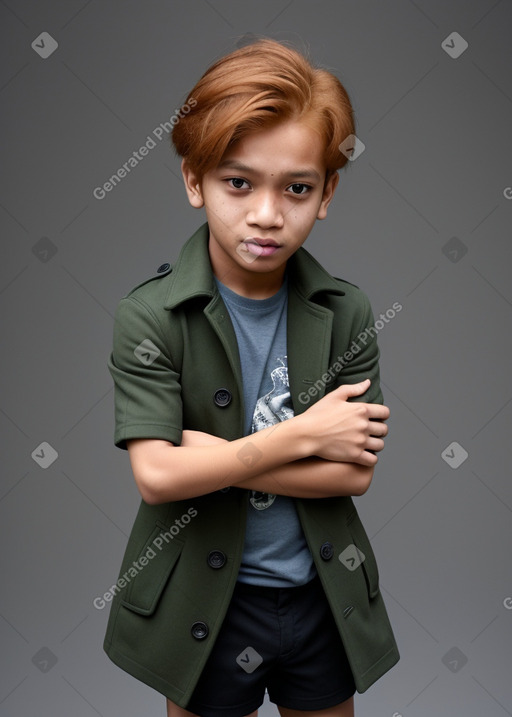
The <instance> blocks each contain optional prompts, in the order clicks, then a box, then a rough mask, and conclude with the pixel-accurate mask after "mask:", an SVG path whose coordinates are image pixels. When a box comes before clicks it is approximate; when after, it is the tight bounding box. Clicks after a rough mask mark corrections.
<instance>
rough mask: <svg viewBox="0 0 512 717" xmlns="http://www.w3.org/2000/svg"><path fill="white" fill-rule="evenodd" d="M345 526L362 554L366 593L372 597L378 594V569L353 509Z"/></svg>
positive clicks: (368, 542) (359, 520)
mask: <svg viewBox="0 0 512 717" xmlns="http://www.w3.org/2000/svg"><path fill="white" fill-rule="evenodd" d="M347 527H348V529H349V531H350V534H351V536H352V540H353V542H354V545H355V546H356V548H358V550H360V551H361V553H362V554H363V555H364V560H363V561H362V563H361V567H362V569H363V574H364V577H365V580H366V585H367V587H368V595H369V596H370V598H374V597H376V596H377V595H378V594H379V570H378V567H377V561H376V560H375V555H374V553H373V548H372V546H371V543H370V541H369V539H368V536H367V534H366V531H365V529H364V527H363V524H362V522H361V519H360V518H359V515H358V514H357V511H355V510H354V512H353V513H351V514H350V515H349V517H348V518H347Z"/></svg>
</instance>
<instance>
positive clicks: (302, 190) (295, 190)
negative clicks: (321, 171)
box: [288, 183, 312, 195]
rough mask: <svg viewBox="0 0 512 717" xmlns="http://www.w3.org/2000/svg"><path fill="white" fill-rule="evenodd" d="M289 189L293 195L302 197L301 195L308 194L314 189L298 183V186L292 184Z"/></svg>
mask: <svg viewBox="0 0 512 717" xmlns="http://www.w3.org/2000/svg"><path fill="white" fill-rule="evenodd" d="M288 189H290V190H291V192H292V194H297V195H300V194H307V193H308V192H310V191H311V189H312V188H311V187H310V186H309V184H302V183H296V184H290V186H289V187H288Z"/></svg>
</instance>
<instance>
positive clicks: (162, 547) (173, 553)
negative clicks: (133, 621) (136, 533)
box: [121, 523, 184, 615]
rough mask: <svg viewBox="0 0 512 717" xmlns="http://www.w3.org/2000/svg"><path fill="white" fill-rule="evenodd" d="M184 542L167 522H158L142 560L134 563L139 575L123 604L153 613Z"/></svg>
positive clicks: (147, 613) (142, 612)
mask: <svg viewBox="0 0 512 717" xmlns="http://www.w3.org/2000/svg"><path fill="white" fill-rule="evenodd" d="M183 544H184V543H183V541H182V540H179V539H178V538H176V537H175V536H173V535H172V534H171V533H170V532H168V528H167V527H166V526H165V525H163V524H160V523H157V525H156V527H155V529H154V530H153V532H152V534H151V535H150V537H149V539H148V541H147V542H146V544H145V546H144V547H143V549H142V550H141V552H140V555H139V557H138V559H137V560H136V561H134V563H133V564H132V568H131V569H133V570H134V571H135V575H134V577H133V578H132V580H131V581H130V583H129V585H128V589H127V590H126V593H125V596H124V599H123V600H121V604H122V605H124V606H125V607H127V608H128V609H129V610H132V612H136V613H138V614H139V615H152V614H153V613H154V611H155V610H156V607H157V605H158V601H159V600H160V597H161V595H162V592H163V590H164V587H165V585H166V584H167V581H168V580H169V577H170V575H171V573H172V571H173V570H174V568H175V567H176V564H177V562H178V560H179V557H180V554H181V551H182V548H183Z"/></svg>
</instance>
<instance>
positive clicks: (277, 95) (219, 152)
mask: <svg viewBox="0 0 512 717" xmlns="http://www.w3.org/2000/svg"><path fill="white" fill-rule="evenodd" d="M188 97H189V99H188V101H187V103H188V104H189V109H190V111H189V112H188V113H187V114H186V115H184V116H183V117H181V113H180V120H179V122H177V123H176V124H175V126H174V127H173V130H172V132H171V135H170V136H171V141H172V144H173V145H174V148H175V150H176V153H177V154H178V155H179V156H181V157H183V158H184V159H185V160H186V162H187V164H188V165H189V167H190V168H191V169H192V170H193V171H194V172H195V173H196V174H197V176H198V178H202V177H203V175H204V174H205V173H206V172H208V171H209V170H211V169H214V168H215V167H217V166H218V165H219V163H220V161H221V159H222V156H223V155H224V153H225V151H226V150H227V149H228V147H231V146H232V145H233V144H234V143H235V142H236V141H237V140H240V139H242V138H243V137H245V136H246V135H247V134H249V133H251V132H254V131H257V130H261V129H263V128H265V127H270V126H271V125H273V124H276V123H278V122H283V121H286V120H298V121H302V122H305V123H307V124H308V125H309V126H310V127H312V128H313V129H314V130H315V131H316V132H318V134H319V137H320V139H321V141H322V142H323V144H324V157H325V165H326V170H327V171H326V178H327V177H328V176H329V175H330V174H331V173H333V172H335V171H336V170H338V169H340V168H341V167H343V166H344V165H345V164H346V162H347V157H346V156H345V155H344V154H343V153H342V152H341V151H340V149H339V145H340V144H341V142H343V140H345V139H346V138H347V137H348V136H349V135H351V134H354V133H355V129H354V118H353V110H352V105H351V102H350V99H349V97H348V94H347V92H346V90H345V88H344V87H343V85H342V84H341V82H340V81H339V80H338V78H337V77H335V75H333V74H332V73H331V72H329V71H328V70H325V69H322V68H316V67H313V65H312V64H311V63H310V62H309V60H308V59H306V57H305V56H304V55H302V54H301V53H300V52H298V51H297V50H295V49H293V48H291V47H288V46H287V45H284V44H282V43H280V42H277V41H275V40H271V39H267V38H264V39H260V40H258V41H257V42H255V43H253V44H250V45H246V46H243V47H241V48H239V49H237V50H235V51H234V52H231V53H230V54H228V55H226V56H224V57H222V58H220V59H219V60H217V61H216V62H214V64H213V65H211V66H210V67H209V68H208V69H207V70H206V72H205V73H204V75H203V76H202V77H201V79H200V80H199V81H198V82H197V84H196V85H195V87H194V88H193V89H192V90H191V91H190V93H189V95H188Z"/></svg>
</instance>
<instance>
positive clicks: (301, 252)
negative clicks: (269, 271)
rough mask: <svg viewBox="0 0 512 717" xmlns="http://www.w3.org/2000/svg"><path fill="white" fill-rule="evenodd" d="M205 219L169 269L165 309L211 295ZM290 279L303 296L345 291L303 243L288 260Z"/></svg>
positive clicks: (211, 278) (211, 275)
mask: <svg viewBox="0 0 512 717" xmlns="http://www.w3.org/2000/svg"><path fill="white" fill-rule="evenodd" d="M208 236H209V229H208V223H205V224H203V225H202V226H201V227H199V229H198V230H197V231H196V232H195V234H193V235H192V236H191V237H190V239H189V240H188V241H187V242H186V243H185V245H184V246H183V248H182V250H181V252H180V255H179V257H178V261H177V262H176V265H175V267H174V269H173V272H172V277H173V281H171V282H170V286H169V291H168V294H167V297H166V300H165V304H164V307H165V308H166V309H174V308H176V307H177V306H179V305H180V304H182V303H183V302H185V301H188V300H189V299H193V298H196V297H198V296H205V297H209V298H213V297H214V296H215V294H216V293H217V288H216V286H215V282H214V280H213V272H212V267H211V264H210V257H209V254H208ZM288 275H289V281H290V283H291V284H292V285H293V286H294V287H295V288H296V290H297V291H298V292H299V294H301V295H302V296H303V297H304V298H305V299H309V300H310V299H312V297H313V296H314V295H315V294H317V293H319V292H329V293H334V294H337V295H341V296H343V295H344V293H345V292H344V291H343V290H342V289H340V286H339V284H338V283H337V281H336V279H334V278H333V277H332V276H331V275H330V274H328V273H327V272H326V271H325V269H323V267H322V266H321V265H320V264H319V263H318V262H317V260H316V259H315V258H314V257H313V256H311V254H310V253H309V252H308V251H306V249H304V248H303V247H301V248H300V249H298V250H297V251H296V252H295V254H293V256H291V257H290V259H289V260H288Z"/></svg>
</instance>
